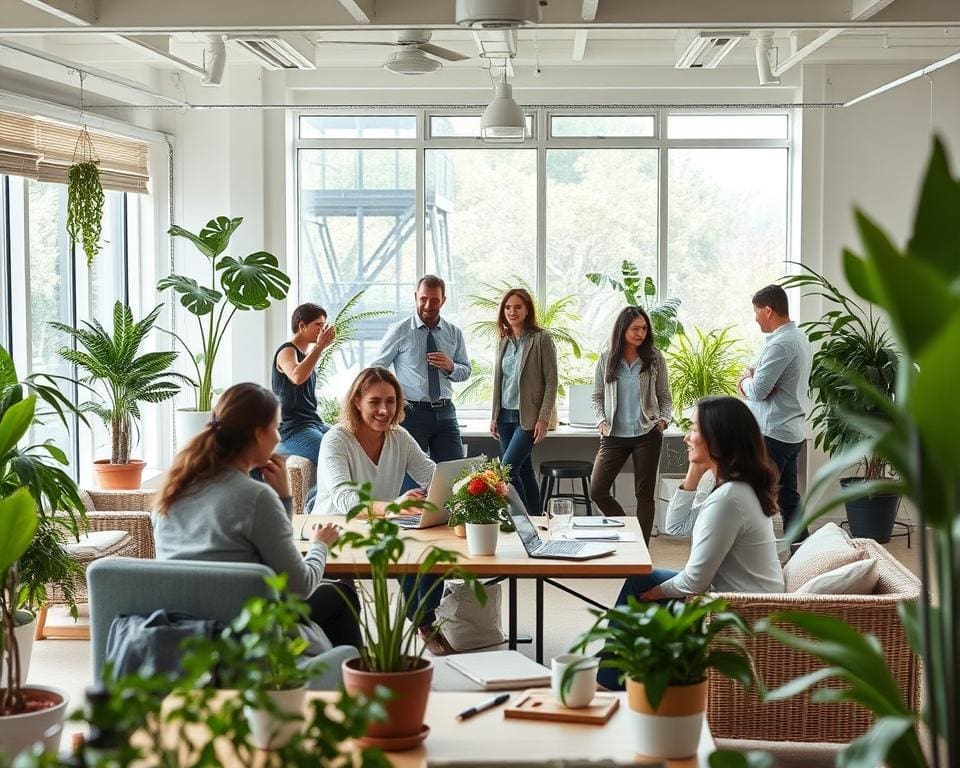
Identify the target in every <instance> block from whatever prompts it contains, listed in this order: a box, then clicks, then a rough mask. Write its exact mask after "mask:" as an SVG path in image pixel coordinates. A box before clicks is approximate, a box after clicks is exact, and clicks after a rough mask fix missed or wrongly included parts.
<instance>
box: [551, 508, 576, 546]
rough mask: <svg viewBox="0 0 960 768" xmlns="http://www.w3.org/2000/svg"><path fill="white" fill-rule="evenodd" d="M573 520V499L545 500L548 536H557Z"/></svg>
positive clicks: (565, 529)
mask: <svg viewBox="0 0 960 768" xmlns="http://www.w3.org/2000/svg"><path fill="white" fill-rule="evenodd" d="M572 522H573V499H550V501H549V502H547V530H548V531H549V532H550V538H557V536H558V534H559V533H561V532H562V531H567V530H569V529H570V526H571V524H572Z"/></svg>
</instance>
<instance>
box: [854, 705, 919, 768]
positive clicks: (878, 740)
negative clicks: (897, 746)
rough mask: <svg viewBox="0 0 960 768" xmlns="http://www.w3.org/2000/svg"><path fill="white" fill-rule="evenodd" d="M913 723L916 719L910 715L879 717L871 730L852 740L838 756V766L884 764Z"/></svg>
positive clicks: (865, 767) (862, 767)
mask: <svg viewBox="0 0 960 768" xmlns="http://www.w3.org/2000/svg"><path fill="white" fill-rule="evenodd" d="M913 725H914V721H913V719H912V718H909V717H881V718H879V719H878V720H877V721H876V722H875V723H874V724H873V726H872V727H871V728H870V730H869V731H867V732H866V733H865V734H863V736H861V737H860V738H859V739H857V740H856V741H853V742H851V743H850V745H849V746H848V747H847V748H846V749H845V750H843V752H841V753H840V754H839V755H838V756H837V766H838V768H876V766H878V765H883V764H884V763H885V762H886V758H887V754H888V753H889V752H890V749H891V747H892V746H893V744H894V743H895V742H896V741H898V740H899V739H901V738H903V736H904V734H906V733H907V732H908V731H910V729H911V728H913ZM918 756H920V755H918ZM917 765H920V763H917Z"/></svg>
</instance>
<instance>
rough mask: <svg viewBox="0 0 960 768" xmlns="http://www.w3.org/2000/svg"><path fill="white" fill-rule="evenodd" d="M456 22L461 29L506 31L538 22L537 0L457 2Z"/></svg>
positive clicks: (473, 0) (466, 0)
mask: <svg viewBox="0 0 960 768" xmlns="http://www.w3.org/2000/svg"><path fill="white" fill-rule="evenodd" d="M456 20H457V24H459V25H460V26H461V27H473V28H475V29H508V28H510V27H529V26H532V25H534V24H538V23H539V22H540V3H539V2H538V0H457V5H456Z"/></svg>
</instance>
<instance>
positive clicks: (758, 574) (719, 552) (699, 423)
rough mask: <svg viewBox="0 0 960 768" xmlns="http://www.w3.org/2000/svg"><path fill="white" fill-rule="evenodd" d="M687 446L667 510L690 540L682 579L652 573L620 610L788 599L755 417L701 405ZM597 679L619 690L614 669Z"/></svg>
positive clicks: (714, 402) (715, 404)
mask: <svg viewBox="0 0 960 768" xmlns="http://www.w3.org/2000/svg"><path fill="white" fill-rule="evenodd" d="M684 442H685V443H686V444H687V459H688V461H689V466H688V467H687V475H686V477H685V478H684V480H683V482H682V483H681V484H680V487H679V488H678V489H677V492H676V493H675V494H674V497H673V499H672V500H671V501H670V506H669V507H668V508H667V520H666V532H667V533H669V534H671V535H673V536H685V535H689V536H690V556H689V557H688V558H687V564H686V565H685V566H684V567H683V570H682V571H679V572H678V571H672V570H669V569H666V568H654V569H653V572H652V573H648V574H644V575H642V576H630V577H628V578H627V580H626V582H624V585H623V589H621V590H620V595H619V596H618V597H617V605H624V604H626V602H627V598H628V597H629V596H630V595H633V596H634V597H636V598H637V599H638V600H641V601H646V602H653V601H655V600H658V601H665V600H672V599H683V598H685V597H688V596H690V595H696V594H700V593H701V592H706V591H707V590H708V589H713V590H714V591H717V592H751V593H752V592H757V593H771V594H772V593H779V592H783V571H782V570H781V568H780V561H779V559H778V558H777V541H776V537H775V535H774V532H773V520H772V518H773V516H774V515H775V514H777V510H778V507H777V482H778V481H777V477H778V473H777V469H776V467H775V466H774V464H773V462H772V461H770V459H769V457H768V456H767V449H766V447H765V445H764V442H763V435H761V434H760V427H758V426H757V422H756V419H754V417H753V414H752V413H750V410H749V409H748V408H747V406H746V405H744V404H743V402H741V401H740V400H737V399H736V398H734V397H707V398H704V399H703V400H701V401H700V402H699V403H698V404H697V410H696V413H695V414H694V416H693V425H692V426H691V427H690V431H689V432H688V433H687V435H686V437H685V438H684ZM708 473H709V474H710V475H712V477H713V480H712V481H711V478H710V477H708V476H707V475H708ZM701 481H703V482H701ZM597 679H598V680H599V681H600V684H601V685H603V686H605V687H607V688H610V689H614V690H617V689H622V684H620V683H619V682H618V681H617V671H616V670H613V669H606V668H605V669H601V670H600V674H599V675H598V677H597Z"/></svg>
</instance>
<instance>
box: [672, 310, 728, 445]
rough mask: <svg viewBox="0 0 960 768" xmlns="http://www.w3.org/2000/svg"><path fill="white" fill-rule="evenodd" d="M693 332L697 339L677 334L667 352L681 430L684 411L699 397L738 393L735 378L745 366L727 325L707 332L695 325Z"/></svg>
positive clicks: (685, 425) (684, 424)
mask: <svg viewBox="0 0 960 768" xmlns="http://www.w3.org/2000/svg"><path fill="white" fill-rule="evenodd" d="M693 331H694V334H695V335H696V339H691V338H690V337H689V336H687V334H686V333H678V334H677V335H676V336H675V337H674V340H675V344H674V345H673V347H672V348H671V349H670V350H668V351H667V353H666V358H667V363H668V365H669V368H670V395H671V397H672V399H673V410H674V413H675V414H676V416H675V421H676V422H677V423H678V424H679V425H680V427H681V428H683V429H687V428H688V427H689V419H687V418H685V417H684V416H683V411H684V410H685V409H687V408H689V407H690V406H693V405H696V404H697V403H698V402H699V401H700V400H701V399H702V398H704V397H708V396H710V395H732V396H736V395H737V377H738V376H739V375H740V373H741V371H742V370H743V366H744V355H745V350H744V349H743V348H742V347H741V346H740V342H739V341H738V340H737V339H735V338H734V337H733V335H732V333H731V329H730V327H729V326H728V327H727V328H721V329H720V330H715V331H707V332H706V333H704V332H703V331H702V330H701V329H700V328H696V327H695V328H694V329H693Z"/></svg>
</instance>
